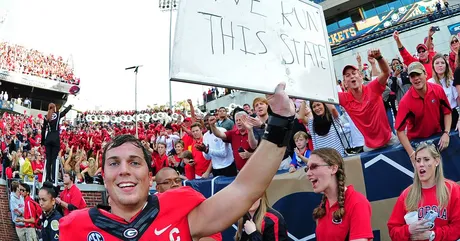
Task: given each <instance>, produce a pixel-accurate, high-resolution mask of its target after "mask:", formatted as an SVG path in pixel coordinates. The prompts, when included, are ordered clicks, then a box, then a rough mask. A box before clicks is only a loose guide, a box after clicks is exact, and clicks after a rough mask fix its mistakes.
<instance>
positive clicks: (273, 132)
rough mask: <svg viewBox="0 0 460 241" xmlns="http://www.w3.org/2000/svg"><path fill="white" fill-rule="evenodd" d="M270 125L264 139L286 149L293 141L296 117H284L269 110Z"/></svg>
mask: <svg viewBox="0 0 460 241" xmlns="http://www.w3.org/2000/svg"><path fill="white" fill-rule="evenodd" d="M268 113H269V115H270V116H269V117H268V124H267V128H266V129H265V132H264V136H263V139H265V140H267V141H269V142H271V143H273V144H275V145H277V146H278V147H284V146H287V145H288V144H289V141H290V139H291V132H292V127H293V125H294V116H291V117H284V116H280V115H277V114H275V113H273V112H272V111H271V109H270V107H269V108H268Z"/></svg>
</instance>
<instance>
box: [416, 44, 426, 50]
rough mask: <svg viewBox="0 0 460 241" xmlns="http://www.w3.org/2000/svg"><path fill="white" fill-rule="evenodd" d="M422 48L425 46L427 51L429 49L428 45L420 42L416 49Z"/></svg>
mask: <svg viewBox="0 0 460 241" xmlns="http://www.w3.org/2000/svg"><path fill="white" fill-rule="evenodd" d="M420 48H423V49H425V51H427V50H428V47H427V46H426V45H425V44H419V45H417V48H416V49H415V50H417V51H418V50H419V49H420Z"/></svg>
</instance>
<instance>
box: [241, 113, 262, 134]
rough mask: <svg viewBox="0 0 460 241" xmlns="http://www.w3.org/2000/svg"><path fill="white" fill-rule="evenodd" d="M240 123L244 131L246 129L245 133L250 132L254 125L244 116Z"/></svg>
mask: <svg viewBox="0 0 460 241" xmlns="http://www.w3.org/2000/svg"><path fill="white" fill-rule="evenodd" d="M241 122H242V124H243V126H244V129H246V130H247V131H252V129H253V127H254V125H253V123H252V122H250V120H249V116H246V115H243V116H241ZM261 124H262V123H261Z"/></svg>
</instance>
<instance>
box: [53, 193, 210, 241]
mask: <svg viewBox="0 0 460 241" xmlns="http://www.w3.org/2000/svg"><path fill="white" fill-rule="evenodd" d="M177 200H181V205H174V203H177ZM204 200H205V198H204V197H203V195H201V193H199V192H197V191H195V190H193V189H192V188H191V187H181V188H177V189H173V190H168V191H167V192H165V193H161V194H155V195H150V196H149V197H148V200H147V205H146V206H145V207H144V209H142V210H141V211H140V212H139V214H138V215H135V216H134V217H133V218H132V219H131V220H130V221H129V222H127V221H125V220H124V219H123V218H120V217H118V216H116V215H113V214H111V213H109V212H107V211H104V210H102V209H97V208H91V209H85V210H78V211H75V212H72V213H71V214H70V215H68V216H65V217H63V218H61V220H60V223H59V230H60V233H59V234H60V240H105V241H118V240H134V241H151V240H180V241H192V237H191V235H190V229H189V223H188V214H189V213H190V212H191V211H192V210H193V209H194V208H195V207H197V206H198V205H200V204H201V203H202V202H203V201H204ZM182 201H183V202H182ZM76 225H77V226H76ZM75 230H78V232H75ZM90 237H92V238H91V239H90Z"/></svg>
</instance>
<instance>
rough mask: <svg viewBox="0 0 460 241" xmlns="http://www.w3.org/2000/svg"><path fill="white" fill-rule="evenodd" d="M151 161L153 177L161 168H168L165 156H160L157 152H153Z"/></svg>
mask: <svg viewBox="0 0 460 241" xmlns="http://www.w3.org/2000/svg"><path fill="white" fill-rule="evenodd" d="M152 160H153V161H152V167H153V168H154V169H155V173H153V175H156V174H157V173H158V172H159V171H160V170H161V169H162V168H163V167H167V166H169V161H168V156H167V155H163V156H160V155H159V154H158V153H157V152H153V154H152Z"/></svg>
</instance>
